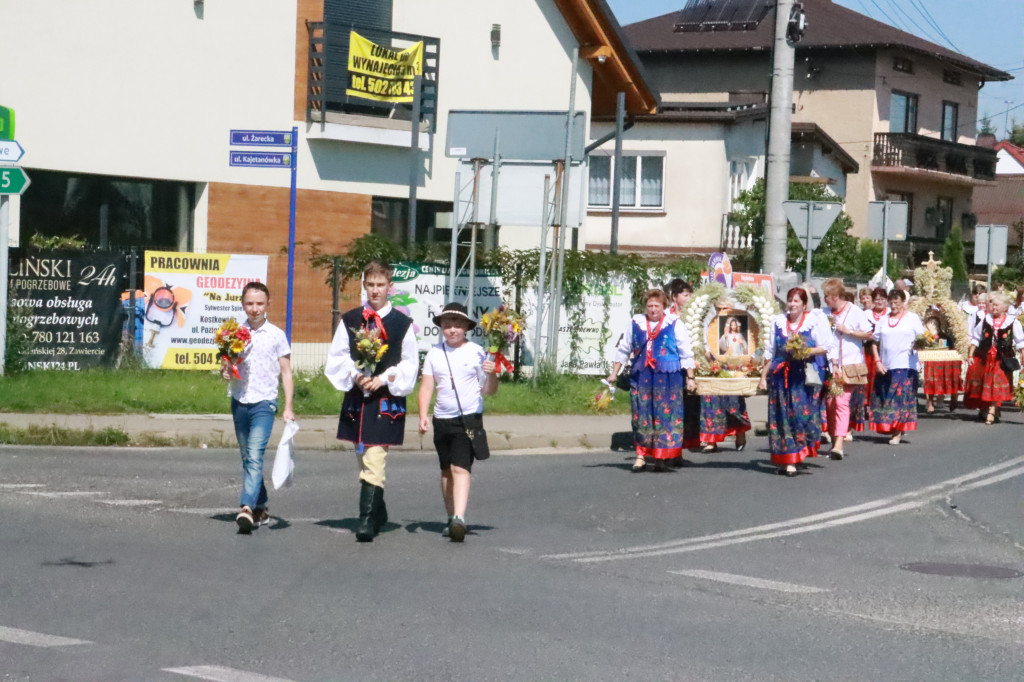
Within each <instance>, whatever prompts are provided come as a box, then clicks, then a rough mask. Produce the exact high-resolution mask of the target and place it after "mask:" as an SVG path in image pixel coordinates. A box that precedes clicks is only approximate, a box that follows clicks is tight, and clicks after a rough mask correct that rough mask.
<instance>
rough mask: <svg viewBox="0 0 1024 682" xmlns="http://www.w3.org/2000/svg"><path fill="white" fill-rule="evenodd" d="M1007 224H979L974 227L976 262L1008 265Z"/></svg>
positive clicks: (976, 263) (977, 263)
mask: <svg viewBox="0 0 1024 682" xmlns="http://www.w3.org/2000/svg"><path fill="white" fill-rule="evenodd" d="M1008 232H1009V230H1008V228H1007V227H1006V225H978V226H976V227H975V228H974V264H975V265H1006V237H1007V233H1008Z"/></svg>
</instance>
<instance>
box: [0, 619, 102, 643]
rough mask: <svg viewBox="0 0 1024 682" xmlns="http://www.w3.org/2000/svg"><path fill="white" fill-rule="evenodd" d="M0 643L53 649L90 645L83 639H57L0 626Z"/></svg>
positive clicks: (39, 633) (53, 636) (38, 633)
mask: <svg viewBox="0 0 1024 682" xmlns="http://www.w3.org/2000/svg"><path fill="white" fill-rule="evenodd" d="M0 641H2V642H10V643H11V644H24V645H26V646H38V647H44V648H49V647H55V646H75V645H78V644H92V642H87V641H85V640H84V639H71V638H70V637H57V636H56V635H44V634H43V633H41V632H32V631H30V630H18V629H17V628H5V627H3V626H2V625H0Z"/></svg>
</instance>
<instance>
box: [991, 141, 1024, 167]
mask: <svg viewBox="0 0 1024 682" xmlns="http://www.w3.org/2000/svg"><path fill="white" fill-rule="evenodd" d="M992 148H993V149H995V150H996V151H997V152H1006V153H1007V154H1009V155H1010V156H1012V157H1013V160H1014V161H1016V162H1017V163H1019V164H1020V165H1021V166H1024V147H1018V146H1017V145H1015V144H1013V143H1012V142H1007V141H1006V140H1003V141H1002V142H997V143H996V145H995V146H994V147H992Z"/></svg>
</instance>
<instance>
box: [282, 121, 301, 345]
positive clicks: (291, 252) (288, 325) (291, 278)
mask: <svg viewBox="0 0 1024 682" xmlns="http://www.w3.org/2000/svg"><path fill="white" fill-rule="evenodd" d="M298 166H299V128H298V126H295V127H293V128H292V169H291V170H292V180H291V192H290V194H289V201H288V311H287V314H286V316H285V335H286V336H287V337H288V343H291V342H292V300H293V299H294V298H295V292H294V291H293V288H294V287H293V285H294V283H295V186H296V180H297V177H296V176H297V172H298Z"/></svg>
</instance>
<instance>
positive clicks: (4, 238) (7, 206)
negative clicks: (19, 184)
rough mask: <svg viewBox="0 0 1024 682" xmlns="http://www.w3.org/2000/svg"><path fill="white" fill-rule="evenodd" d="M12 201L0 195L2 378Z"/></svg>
mask: <svg viewBox="0 0 1024 682" xmlns="http://www.w3.org/2000/svg"><path fill="white" fill-rule="evenodd" d="M10 219H11V200H10V199H9V198H8V197H6V196H3V195H0V251H2V252H3V253H0V376H3V375H4V373H5V372H4V369H5V368H6V367H7V269H8V265H9V264H8V257H9V253H8V248H7V244H8V241H9V239H10V236H9V231H10Z"/></svg>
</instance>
